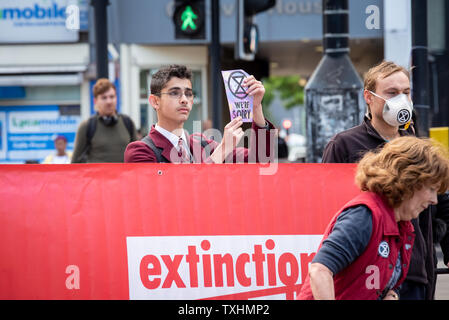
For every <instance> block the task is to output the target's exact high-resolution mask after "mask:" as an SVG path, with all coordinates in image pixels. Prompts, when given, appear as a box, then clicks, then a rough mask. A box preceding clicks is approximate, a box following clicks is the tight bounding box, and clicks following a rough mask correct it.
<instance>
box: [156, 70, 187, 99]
mask: <svg viewBox="0 0 449 320" xmlns="http://www.w3.org/2000/svg"><path fill="white" fill-rule="evenodd" d="M173 77H176V78H180V79H188V80H190V81H192V71H191V70H190V69H188V68H187V67H186V66H184V65H178V64H172V65H169V66H165V67H162V68H161V69H159V71H158V72H156V73H155V74H154V75H153V76H152V78H151V85H150V90H151V94H159V93H160V92H161V91H162V89H163V88H164V87H165V85H166V84H167V82H169V81H170V79H171V78H173Z"/></svg>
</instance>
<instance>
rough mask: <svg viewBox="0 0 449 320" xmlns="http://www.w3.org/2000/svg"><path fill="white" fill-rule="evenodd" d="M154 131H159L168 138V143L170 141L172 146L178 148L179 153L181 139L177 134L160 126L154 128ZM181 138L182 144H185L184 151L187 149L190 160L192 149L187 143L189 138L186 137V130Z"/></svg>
mask: <svg viewBox="0 0 449 320" xmlns="http://www.w3.org/2000/svg"><path fill="white" fill-rule="evenodd" d="M154 129H156V131H158V132H159V133H160V134H162V135H163V136H164V137H166V138H167V139H168V141H170V142H171V143H172V145H173V146H174V147H175V148H176V150H178V151H179V148H178V141H179V138H180V137H178V136H177V135H176V134H174V133H172V132H170V131H168V130H166V129H164V128H162V127H161V126H159V125H157V124H156V125H155V126H154ZM181 138H182V143H183V144H184V149H186V151H187V154H188V156H189V157H190V158H192V154H191V153H190V147H189V145H188V143H187V137H186V133H185V131H184V130H182V134H181Z"/></svg>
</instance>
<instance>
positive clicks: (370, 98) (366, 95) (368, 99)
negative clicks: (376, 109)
mask: <svg viewBox="0 0 449 320" xmlns="http://www.w3.org/2000/svg"><path fill="white" fill-rule="evenodd" d="M363 98H364V99H365V102H366V104H367V105H370V104H371V103H372V102H373V95H372V94H371V92H369V91H368V90H364V91H363Z"/></svg>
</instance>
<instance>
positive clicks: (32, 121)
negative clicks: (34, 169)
mask: <svg viewBox="0 0 449 320" xmlns="http://www.w3.org/2000/svg"><path fill="white" fill-rule="evenodd" d="M80 120H81V118H80V116H73V115H72V116H62V115H60V113H59V107H58V106H56V105H49V106H14V107H0V128H1V140H2V142H1V143H0V162H15V163H23V162H24V161H26V160H37V161H42V160H43V159H44V158H45V156H47V155H48V154H50V153H52V152H54V150H55V147H54V144H53V140H54V138H55V137H56V136H57V135H58V134H61V135H64V136H65V137H66V138H67V142H68V143H67V150H73V145H74V141H75V134H76V130H77V128H78V125H79V123H80Z"/></svg>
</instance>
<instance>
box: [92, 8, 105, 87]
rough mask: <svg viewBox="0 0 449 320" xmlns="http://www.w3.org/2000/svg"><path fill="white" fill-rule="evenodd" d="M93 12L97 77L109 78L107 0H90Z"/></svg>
mask: <svg viewBox="0 0 449 320" xmlns="http://www.w3.org/2000/svg"><path fill="white" fill-rule="evenodd" d="M91 5H92V6H93V7H94V12H95V57H96V61H95V63H96V65H97V79H98V78H109V70H108V60H109V59H108V29H107V28H108V27H107V26H108V20H107V13H106V7H107V6H108V5H109V0H92V1H91Z"/></svg>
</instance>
